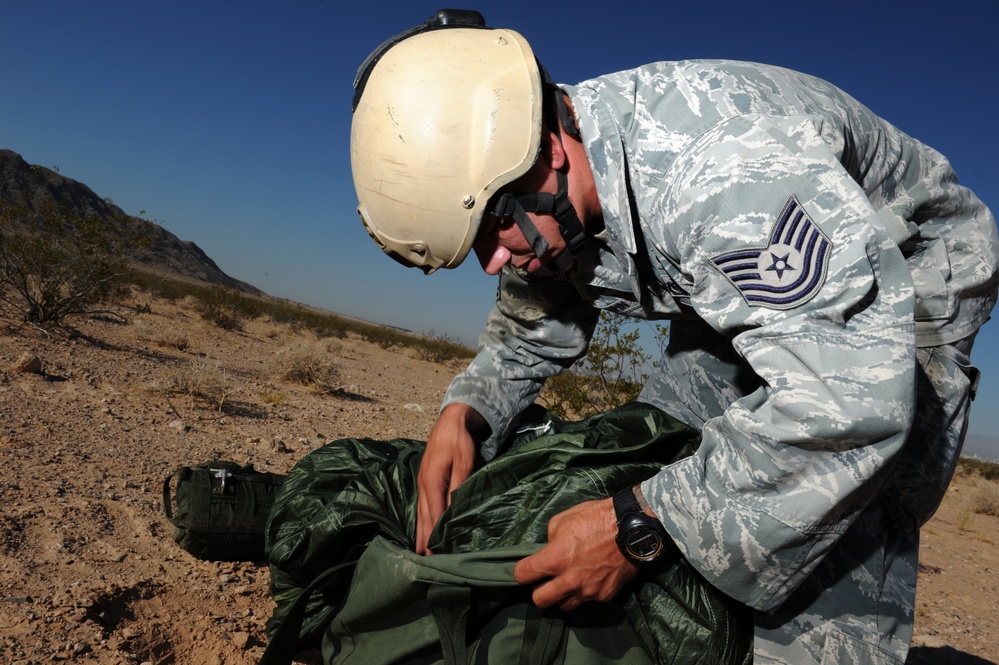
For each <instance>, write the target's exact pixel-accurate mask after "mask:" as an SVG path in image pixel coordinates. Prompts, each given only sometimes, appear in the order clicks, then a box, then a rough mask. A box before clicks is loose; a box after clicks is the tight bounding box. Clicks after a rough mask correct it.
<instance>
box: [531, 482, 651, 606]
mask: <svg viewBox="0 0 999 665" xmlns="http://www.w3.org/2000/svg"><path fill="white" fill-rule="evenodd" d="M616 536H617V519H616V518H615V516H614V503H613V501H612V500H611V499H600V500H598V501H587V502H586V503H581V504H579V505H577V506H573V507H572V508H570V509H569V510H566V511H564V512H561V513H559V514H558V515H556V516H555V517H553V518H552V519H551V521H550V522H548V544H547V545H545V546H544V547H543V548H542V549H541V550H540V551H538V552H537V553H535V554H533V555H531V556H529V557H527V558H525V559H521V560H520V561H519V562H517V565H516V567H515V568H514V570H513V576H514V578H515V579H516V580H517V582H518V583H520V584H536V586H535V589H534V594H533V599H534V603H535V604H536V605H537V606H538V607H541V608H546V607H551V606H553V605H557V606H558V607H560V608H561V609H563V610H566V611H569V610H574V609H576V608H577V607H579V606H580V605H582V604H583V603H585V602H587V601H591V600H596V601H600V602H607V601H608V600H611V599H612V598H614V596H616V595H617V593H618V592H619V591H620V590H621V589H622V588H624V586H625V585H626V584H627V583H628V582H630V581H631V580H632V579H633V578H634V577H635V575H636V574H637V573H638V567H637V566H635V565H634V564H632V563H631V562H629V561H628V560H627V559H625V558H624V555H623V554H621V550H620V549H618V546H617V542H616V541H615V537H616Z"/></svg>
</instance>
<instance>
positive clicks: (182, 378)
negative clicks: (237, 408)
mask: <svg viewBox="0 0 999 665" xmlns="http://www.w3.org/2000/svg"><path fill="white" fill-rule="evenodd" d="M153 388H154V389H155V390H158V391H159V392H161V393H163V394H165V395H167V396H172V395H185V396H187V397H190V398H191V399H193V400H197V401H201V402H205V403H207V404H211V405H212V406H213V407H214V408H215V409H217V410H219V411H221V410H222V407H223V406H224V405H225V399H226V396H227V395H228V394H229V388H228V381H227V379H226V374H225V370H224V369H222V368H221V367H219V366H217V365H209V364H208V363H204V362H192V363H188V364H186V365H182V366H180V367H171V368H169V369H166V370H164V371H163V372H161V374H160V378H159V379H158V380H157V381H156V383H155V384H154V385H153Z"/></svg>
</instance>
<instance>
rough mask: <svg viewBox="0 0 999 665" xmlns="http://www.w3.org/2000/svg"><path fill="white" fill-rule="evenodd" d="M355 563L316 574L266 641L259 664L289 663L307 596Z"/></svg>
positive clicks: (307, 601)
mask: <svg viewBox="0 0 999 665" xmlns="http://www.w3.org/2000/svg"><path fill="white" fill-rule="evenodd" d="M356 565H357V561H345V562H343V563H341V564H339V565H336V566H333V567H332V568H327V569H326V570H324V571H323V572H322V573H320V574H319V575H317V576H316V577H315V578H314V579H313V580H312V582H310V583H309V586H307V587H305V590H303V591H302V593H301V594H300V595H299V596H298V598H296V599H295V602H294V603H292V605H291V607H290V608H289V609H288V613H287V614H285V615H284V618H283V619H281V623H279V624H278V626H277V628H276V629H275V630H274V634H273V636H272V637H271V639H270V641H269V642H268V643H267V648H266V649H265V650H264V655H263V656H261V657H260V664H259V665H290V663H291V659H292V658H293V657H294V655H295V653H296V652H297V651H298V635H299V632H300V631H301V630H302V622H303V621H305V610H306V608H307V607H308V605H309V598H310V597H311V596H312V593H313V591H315V590H316V589H320V588H322V587H323V585H325V584H326V583H327V581H329V580H330V579H332V578H333V577H334V576H335V575H337V574H338V573H340V572H341V571H342V570H345V569H347V568H352V567H354V566H356Z"/></svg>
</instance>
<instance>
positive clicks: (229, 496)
mask: <svg viewBox="0 0 999 665" xmlns="http://www.w3.org/2000/svg"><path fill="white" fill-rule="evenodd" d="M283 482H284V476H282V475H280V474H276V473H264V472H260V471H257V470H255V469H254V468H253V465H245V466H244V465H240V464H237V463H236V462H225V461H219V460H215V461H211V462H203V463H201V464H196V465H194V466H182V467H179V468H178V469H176V470H175V471H174V472H173V473H171V474H170V475H169V476H167V477H166V480H164V481H163V511H164V512H165V513H166V516H167V519H168V520H170V523H171V525H172V529H171V530H172V534H173V538H174V540H175V541H177V544H178V545H180V546H181V547H182V548H183V549H185V550H187V551H188V552H190V553H191V554H192V555H194V556H195V557H197V558H199V559H205V560H208V561H263V560H264V558H265V557H264V528H265V526H266V524H267V518H268V516H269V514H270V511H271V508H272V507H273V506H274V501H275V499H276V497H277V492H278V489H279V488H280V487H281V484H282V483H283ZM174 485H176V486H175V487H174V488H173V492H172V496H171V487H173V486H174Z"/></svg>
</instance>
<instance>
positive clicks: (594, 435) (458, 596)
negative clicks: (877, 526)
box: [265, 403, 752, 665]
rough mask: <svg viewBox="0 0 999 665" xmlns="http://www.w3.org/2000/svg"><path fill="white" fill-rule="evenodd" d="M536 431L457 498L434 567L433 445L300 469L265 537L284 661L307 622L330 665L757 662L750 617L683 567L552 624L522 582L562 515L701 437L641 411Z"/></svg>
mask: <svg viewBox="0 0 999 665" xmlns="http://www.w3.org/2000/svg"><path fill="white" fill-rule="evenodd" d="M522 423H523V424H522V426H521V427H520V428H518V433H517V434H516V436H515V438H514V439H513V440H512V441H511V443H510V445H509V449H508V450H507V451H506V452H505V453H503V454H502V455H500V456H498V457H497V458H496V459H494V460H492V461H490V462H489V463H486V464H484V465H482V466H481V467H480V468H478V469H477V470H476V471H475V473H473V474H472V475H471V476H470V477H469V478H468V480H466V481H465V483H464V484H462V485H461V486H460V487H459V488H458V489H457V490H456V491H455V492H454V493H453V494H452V496H451V505H450V507H449V508H448V509H447V511H446V512H445V513H444V515H443V516H442V517H441V520H440V521H439V522H438V524H437V527H436V528H435V530H434V532H433V534H432V535H431V538H430V543H429V545H430V548H431V549H432V550H433V551H434V552H435V554H434V555H433V556H428V557H421V556H418V555H416V554H414V553H413V551H412V550H413V549H414V540H415V529H416V526H415V525H416V497H417V491H416V476H417V472H418V471H419V466H420V460H421V458H422V454H423V450H424V447H425V444H424V443H423V442H420V441H413V440H409V439H393V440H389V441H378V440H371V439H342V440H339V441H335V442H332V443H330V444H328V445H326V446H324V447H323V448H320V449H318V450H316V451H314V452H312V453H310V454H309V455H307V456H306V457H305V458H304V459H303V460H302V461H300V462H299V463H298V464H297V465H296V466H295V467H294V468H293V469H292V470H291V471H290V472H289V474H288V476H287V478H286V479H285V482H284V485H283V486H282V489H281V492H280V494H279V495H278V497H277V499H276V502H275V505H274V509H273V511H272V512H271V515H270V519H269V520H268V525H267V531H266V543H267V553H268V561H269V563H270V568H271V595H272V597H273V598H274V600H275V602H276V604H277V606H276V609H275V611H274V613H273V616H272V617H271V619H270V621H269V622H268V626H267V632H268V636H269V637H270V638H271V640H272V645H271V646H272V647H273V646H276V645H275V644H273V642H274V641H275V640H276V639H278V633H279V632H281V630H282V629H283V628H286V627H287V624H290V623H292V622H290V621H288V620H287V617H288V615H289V613H290V612H293V611H302V610H304V618H303V619H302V621H301V627H300V629H298V631H297V632H298V634H297V635H296V636H294V637H293V639H292V642H297V643H296V644H293V645H292V647H291V648H292V649H293V650H295V649H304V648H309V647H313V646H316V645H317V644H319V643H320V640H321V643H322V653H323V658H324V661H325V662H326V663H327V665H343V664H349V663H365V662H370V663H428V664H429V663H447V664H450V663H471V662H476V663H478V662H482V663H493V662H514V663H516V662H520V663H529V662H539V663H540V662H544V663H558V662H565V663H571V664H573V665H575V664H576V663H610V662H614V663H635V664H636V665H638V664H640V663H641V664H644V663H671V664H676V665H686V664H691V665H693V664H700V665H728V664H732V665H741V664H745V663H749V662H751V660H752V653H751V652H752V616H751V614H750V613H749V611H748V610H747V609H746V608H745V607H744V606H742V605H740V604H738V603H735V602H734V601H732V600H731V599H729V598H728V597H726V596H724V594H722V593H720V592H719V591H717V590H716V589H714V588H713V587H712V586H711V585H709V584H708V583H707V582H705V581H704V580H703V579H702V578H701V577H700V576H699V575H698V574H697V572H696V571H695V570H694V569H693V568H692V567H691V566H690V565H689V564H687V562H686V561H684V560H683V559H679V560H676V561H671V562H669V563H668V564H665V565H662V566H653V567H650V568H648V569H643V570H642V571H641V572H640V573H639V575H638V576H637V577H636V578H635V580H634V581H633V582H632V583H631V584H630V585H629V586H628V587H626V588H625V589H624V590H623V591H622V592H621V593H620V594H619V595H618V597H617V598H616V599H615V600H614V601H612V602H610V603H588V604H586V605H584V606H583V607H582V608H580V609H578V610H576V611H574V612H571V613H563V612H559V611H556V610H546V611H542V610H540V609H538V608H537V607H535V606H534V605H533V604H532V603H531V602H530V589H528V588H526V587H520V586H519V585H517V584H516V582H514V580H513V566H514V564H515V563H516V562H517V561H518V560H519V559H520V558H522V557H524V556H527V555H528V554H530V553H532V552H534V551H537V549H539V548H540V547H541V546H542V545H543V544H544V542H545V540H546V537H547V526H548V521H549V519H550V518H551V517H552V516H554V515H555V514H557V513H559V512H561V511H563V510H566V509H568V508H570V507H572V506H574V505H576V504H578V503H581V502H583V501H588V500H592V499H601V498H606V497H608V496H610V495H612V494H613V493H614V492H616V491H617V490H619V489H623V488H625V487H630V486H632V485H635V484H637V483H639V482H641V481H642V480H644V479H646V478H648V477H650V476H652V475H654V474H655V473H656V472H657V471H658V470H659V468H660V467H661V466H663V465H665V464H669V463H671V462H674V461H676V460H678V459H681V458H683V457H686V456H688V455H690V454H691V453H692V452H693V451H694V449H695V448H696V446H697V444H698V443H699V437H698V434H697V432H696V431H694V430H692V429H690V428H688V427H686V426H685V425H683V424H681V423H680V422H679V421H676V420H675V419H673V418H671V417H670V416H668V415H667V414H665V413H663V412H662V411H660V410H658V409H655V408H654V407H651V406H648V405H644V404H639V403H632V404H628V405H626V406H623V407H619V408H617V409H614V410H612V411H608V412H606V413H603V414H598V415H596V416H592V417H590V418H588V419H585V420H582V421H578V422H562V421H559V420H557V419H555V418H554V417H552V416H551V414H548V413H547V412H544V411H543V410H540V409H539V410H537V411H533V412H532V414H531V416H530V417H525V418H524V419H522ZM310 585H311V586H310ZM306 593H307V594H308V596H307V597H302V596H303V594H306ZM300 597H302V598H301V599H300ZM296 601H299V602H298V608H299V609H298V610H293V607H294V606H295V604H296ZM282 623H284V624H286V625H285V626H282ZM294 623H296V624H297V620H296V621H295V622H294ZM295 628H298V626H297V625H296V626H295ZM285 632H287V631H285ZM270 650H271V649H270V648H269V649H268V651H270ZM517 654H519V656H518V655H517ZM288 657H289V658H290V654H289V655H288ZM265 660H266V657H265Z"/></svg>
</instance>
